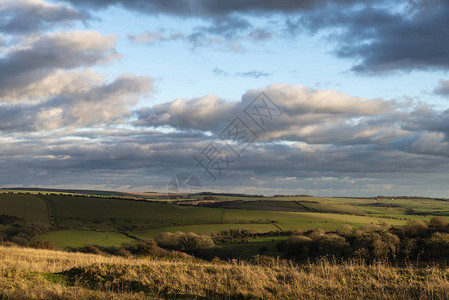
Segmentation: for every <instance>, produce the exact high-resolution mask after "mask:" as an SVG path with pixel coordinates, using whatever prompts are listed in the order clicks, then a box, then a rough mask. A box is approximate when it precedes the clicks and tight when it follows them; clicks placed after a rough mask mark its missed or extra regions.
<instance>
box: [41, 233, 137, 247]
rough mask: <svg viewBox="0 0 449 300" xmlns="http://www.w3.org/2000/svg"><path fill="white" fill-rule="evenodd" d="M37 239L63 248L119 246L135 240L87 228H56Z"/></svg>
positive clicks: (119, 234) (122, 235) (118, 234)
mask: <svg viewBox="0 0 449 300" xmlns="http://www.w3.org/2000/svg"><path fill="white" fill-rule="evenodd" d="M37 239H38V240H41V241H49V242H52V243H54V244H55V245H57V246H58V247H61V248H67V247H71V248H79V247H83V246H87V245H98V246H103V247H108V246H119V245H121V244H122V243H125V242H131V241H133V239H131V238H129V237H127V236H126V235H124V234H121V233H118V232H98V231H85V230H55V231H51V232H48V233H45V234H43V235H41V236H39V237H38V238H37Z"/></svg>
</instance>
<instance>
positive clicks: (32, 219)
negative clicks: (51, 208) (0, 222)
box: [0, 194, 49, 224]
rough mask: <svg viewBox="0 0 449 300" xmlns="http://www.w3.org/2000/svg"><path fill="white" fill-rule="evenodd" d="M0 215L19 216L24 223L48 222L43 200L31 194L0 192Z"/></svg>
mask: <svg viewBox="0 0 449 300" xmlns="http://www.w3.org/2000/svg"><path fill="white" fill-rule="evenodd" d="M0 215H11V216H16V217H19V218H21V219H22V220H23V222H24V223H25V224H48V223H49V217H48V212H47V205H46V204H45V201H44V200H42V199H41V198H38V197H36V196H33V195H11V194H0Z"/></svg>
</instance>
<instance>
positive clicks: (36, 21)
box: [0, 0, 449, 197]
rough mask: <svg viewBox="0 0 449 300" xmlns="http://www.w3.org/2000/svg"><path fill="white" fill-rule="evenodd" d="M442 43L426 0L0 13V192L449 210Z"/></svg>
mask: <svg viewBox="0 0 449 300" xmlns="http://www.w3.org/2000/svg"><path fill="white" fill-rule="evenodd" d="M448 36H449V3H448V2H447V1H444V0H402V1H401V0H400V1H382V0H378V1H369V0H368V1H360V0H324V1H312V0H297V1H293V0H278V1H268V0H257V1H256V0H246V1H241V0H221V1H219V0H208V1H206V0H197V1H194V0H127V1H125V0H112V1H106V0H66V1H51V0H15V1H12V0H0V145H1V148H0V187H47V188H70V189H101V190H119V191H135V192H144V191H159V192H164V191H166V190H167V185H169V183H170V182H173V181H172V179H173V178H177V179H179V180H181V181H182V179H183V178H184V179H185V178H197V179H198V180H197V181H195V182H196V183H195V184H196V185H201V189H202V190H203V191H215V192H230V193H231V192H232V193H234V192H238V193H251V194H264V195H273V194H292V195H293V194H309V195H317V196H377V195H423V196H433V197H449V187H448V185H447V184H446V183H447V182H448V180H449V175H448V170H449V168H448V167H449V143H448V141H449V140H448V138H449V103H448V100H449V74H448V70H449V39H448ZM190 176H191V177H190ZM199 182H200V183H199ZM169 187H170V185H169Z"/></svg>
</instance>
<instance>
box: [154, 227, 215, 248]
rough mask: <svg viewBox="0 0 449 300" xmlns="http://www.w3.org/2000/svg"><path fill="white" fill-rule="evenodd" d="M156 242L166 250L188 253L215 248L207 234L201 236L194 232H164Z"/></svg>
mask: <svg viewBox="0 0 449 300" xmlns="http://www.w3.org/2000/svg"><path fill="white" fill-rule="evenodd" d="M154 240H155V241H156V242H157V243H158V245H160V246H162V247H164V248H168V249H173V250H180V251H186V252H197V251H199V250H202V249H209V248H212V247H214V246H215V243H214V241H213V240H212V239H211V237H210V236H208V235H205V234H202V235H199V234H196V233H193V232H188V233H185V232H180V231H178V232H175V233H171V232H162V233H160V234H159V235H157V236H156V237H155V238H154Z"/></svg>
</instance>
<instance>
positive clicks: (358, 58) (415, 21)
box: [286, 0, 449, 75]
mask: <svg viewBox="0 0 449 300" xmlns="http://www.w3.org/2000/svg"><path fill="white" fill-rule="evenodd" d="M323 16H326V17H323ZM286 25H287V29H288V30H290V32H291V33H295V31H296V30H299V31H300V32H301V31H303V30H309V31H310V32H317V31H320V30H326V31H325V32H327V33H328V41H329V42H331V43H333V44H334V45H335V51H334V53H335V54H336V55H337V56H338V57H340V58H349V59H353V60H354V61H355V62H356V63H355V64H354V66H353V67H352V70H353V71H354V72H356V73H360V74H367V75H376V74H385V73H394V72H397V71H402V72H409V71H413V70H433V69H440V70H446V69H447V68H448V67H449V54H448V53H449V43H448V42H447V39H446V38H445V37H446V36H447V35H448V34H449V29H448V28H449V3H448V2H447V1H444V0H422V1H403V2H399V3H396V2H390V3H389V4H388V5H371V4H367V3H365V2H360V3H359V5H358V6H354V7H352V8H351V9H349V10H337V9H332V8H331V9H326V10H324V11H314V12H310V13H307V14H305V15H303V16H300V17H298V18H297V19H296V22H292V21H291V20H289V21H287V22H286ZM329 32H331V33H330V34H329Z"/></svg>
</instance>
